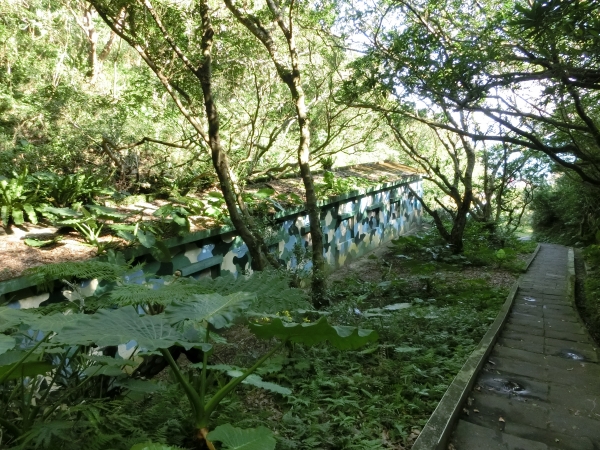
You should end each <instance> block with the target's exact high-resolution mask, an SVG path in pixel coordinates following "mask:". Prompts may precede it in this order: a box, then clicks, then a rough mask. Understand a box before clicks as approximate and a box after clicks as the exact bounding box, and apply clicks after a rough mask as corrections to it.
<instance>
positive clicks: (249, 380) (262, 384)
mask: <svg viewBox="0 0 600 450" xmlns="http://www.w3.org/2000/svg"><path fill="white" fill-rule="evenodd" d="M243 374H244V372H242V371H241V370H230V371H228V372H227V375H229V376H230V377H233V378H237V377H241V376H242V375H243ZM242 384H249V385H251V386H255V387H258V388H261V389H265V390H267V391H271V392H275V393H276V394H281V395H290V394H291V393H292V391H291V390H290V389H288V388H286V387H283V386H280V385H279V384H276V383H271V382H269V381H263V379H262V378H261V376H260V375H257V374H255V373H253V374H252V375H248V377H246V379H245V380H244V381H242Z"/></svg>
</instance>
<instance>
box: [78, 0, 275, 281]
mask: <svg viewBox="0 0 600 450" xmlns="http://www.w3.org/2000/svg"><path fill="white" fill-rule="evenodd" d="M90 3H91V4H92V5H93V6H94V8H95V9H96V10H97V11H98V14H99V15H100V17H101V18H102V20H104V22H105V23H106V24H107V25H108V26H109V27H110V28H111V30H112V31H113V32H115V33H116V34H117V35H118V36H119V37H121V38H122V39H123V40H125V41H126V42H127V43H128V44H129V45H130V46H131V47H132V48H134V49H135V50H136V51H137V53H138V54H139V55H140V57H141V58H142V60H143V61H144V62H145V63H146V64H147V66H148V67H149V68H150V69H151V70H152V72H154V74H155V75H156V77H157V78H158V79H159V81H160V82H161V84H162V85H163V87H164V89H165V90H166V91H167V93H168V94H169V95H170V96H171V98H172V100H173V101H174V103H175V104H176V105H177V108H178V109H179V111H180V112H181V113H182V114H183V116H184V117H185V118H186V120H187V121H188V122H189V124H190V125H191V126H192V127H193V128H194V130H195V131H196V132H197V133H198V135H200V136H201V137H202V139H203V140H204V142H205V143H207V144H208V147H209V148H210V153H211V159H212V163H213V167H214V169H215V172H216V173H217V176H218V178H219V186H220V189H221V192H222V193H223V197H224V200H225V203H226V205H227V210H228V212H229V216H230V219H231V221H232V223H233V225H234V226H235V228H236V230H237V232H238V233H239V235H240V237H241V238H242V239H243V240H244V242H245V243H246V245H247V246H248V251H249V253H250V255H251V257H252V262H253V266H254V268H255V269H257V270H262V269H263V268H265V267H266V266H267V265H268V264H269V263H270V264H272V265H275V266H278V263H277V261H276V260H275V258H274V257H273V256H272V255H270V254H269V252H268V249H267V246H266V244H265V242H264V240H263V238H262V236H261V233H260V230H258V228H257V227H256V224H255V222H254V219H253V218H252V217H251V215H250V213H249V211H248V207H247V205H246V204H245V202H244V200H243V198H242V195H241V191H240V190H239V188H237V186H236V177H235V174H234V172H233V171H232V170H231V168H230V166H229V161H228V157H227V154H226V152H225V151H224V149H223V147H222V144H221V136H220V118H219V112H218V110H217V106H216V101H215V97H214V93H213V80H212V51H213V44H214V35H215V31H214V28H213V25H212V19H211V12H210V10H209V6H208V2H207V1H202V2H200V3H199V5H198V6H195V5H190V6H188V7H186V6H182V7H178V6H176V5H160V6H159V7H158V9H156V8H155V6H154V5H153V4H152V3H151V2H150V1H149V0H146V1H141V0H140V1H131V2H126V3H123V4H118V5H116V4H114V2H108V1H106V2H105V1H101V0H91V1H90ZM123 10H124V11H125V19H124V20H122V19H121V17H122V14H123ZM193 16H197V17H199V18H200V21H197V20H193V19H192V17H193ZM199 98H202V99H203V103H204V114H205V116H204V117H205V118H206V125H207V126H206V127H205V123H204V120H203V116H202V113H201V110H199V108H198V107H199V105H198V103H199V102H198V100H199ZM206 128H207V129H206Z"/></svg>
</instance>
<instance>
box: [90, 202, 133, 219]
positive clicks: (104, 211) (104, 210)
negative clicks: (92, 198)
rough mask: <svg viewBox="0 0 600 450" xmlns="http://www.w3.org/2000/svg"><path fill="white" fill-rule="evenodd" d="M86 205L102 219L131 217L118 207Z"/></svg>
mask: <svg viewBox="0 0 600 450" xmlns="http://www.w3.org/2000/svg"><path fill="white" fill-rule="evenodd" d="M85 207H86V208H87V209H89V210H90V211H92V212H93V213H94V215H95V216H97V217H100V218H101V219H111V220H122V219H125V218H127V217H129V214H124V213H122V212H120V211H119V210H118V209H115V208H109V207H108V206H101V205H85Z"/></svg>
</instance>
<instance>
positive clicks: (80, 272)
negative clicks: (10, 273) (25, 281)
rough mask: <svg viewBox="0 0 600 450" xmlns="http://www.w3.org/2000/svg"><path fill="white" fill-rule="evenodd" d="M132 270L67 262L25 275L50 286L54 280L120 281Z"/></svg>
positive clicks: (116, 266)
mask: <svg viewBox="0 0 600 450" xmlns="http://www.w3.org/2000/svg"><path fill="white" fill-rule="evenodd" d="M131 270H132V268H131V266H129V265H117V264H112V263H109V262H102V261H67V262H62V263H58V264H48V265H46V266H39V267H33V268H31V269H27V270H26V271H25V272H24V274H25V275H28V276H32V277H33V278H34V279H35V280H36V282H37V284H38V285H42V286H48V285H49V284H50V283H52V282H53V281H54V280H60V279H71V278H78V279H82V280H91V279H94V278H96V279H98V280H104V281H113V282H114V281H118V280H120V279H121V277H123V275H125V274H126V273H128V272H130V271H131Z"/></svg>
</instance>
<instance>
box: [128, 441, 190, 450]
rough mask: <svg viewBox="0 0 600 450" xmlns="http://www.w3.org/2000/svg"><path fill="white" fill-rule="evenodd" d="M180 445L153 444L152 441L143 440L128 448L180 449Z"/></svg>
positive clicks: (141, 449) (147, 449) (151, 449)
mask: <svg viewBox="0 0 600 450" xmlns="http://www.w3.org/2000/svg"><path fill="white" fill-rule="evenodd" d="M180 449H181V447H173V446H171V445H166V444H153V443H152V442H144V443H141V444H135V445H134V446H133V447H131V449H130V450H180Z"/></svg>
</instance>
